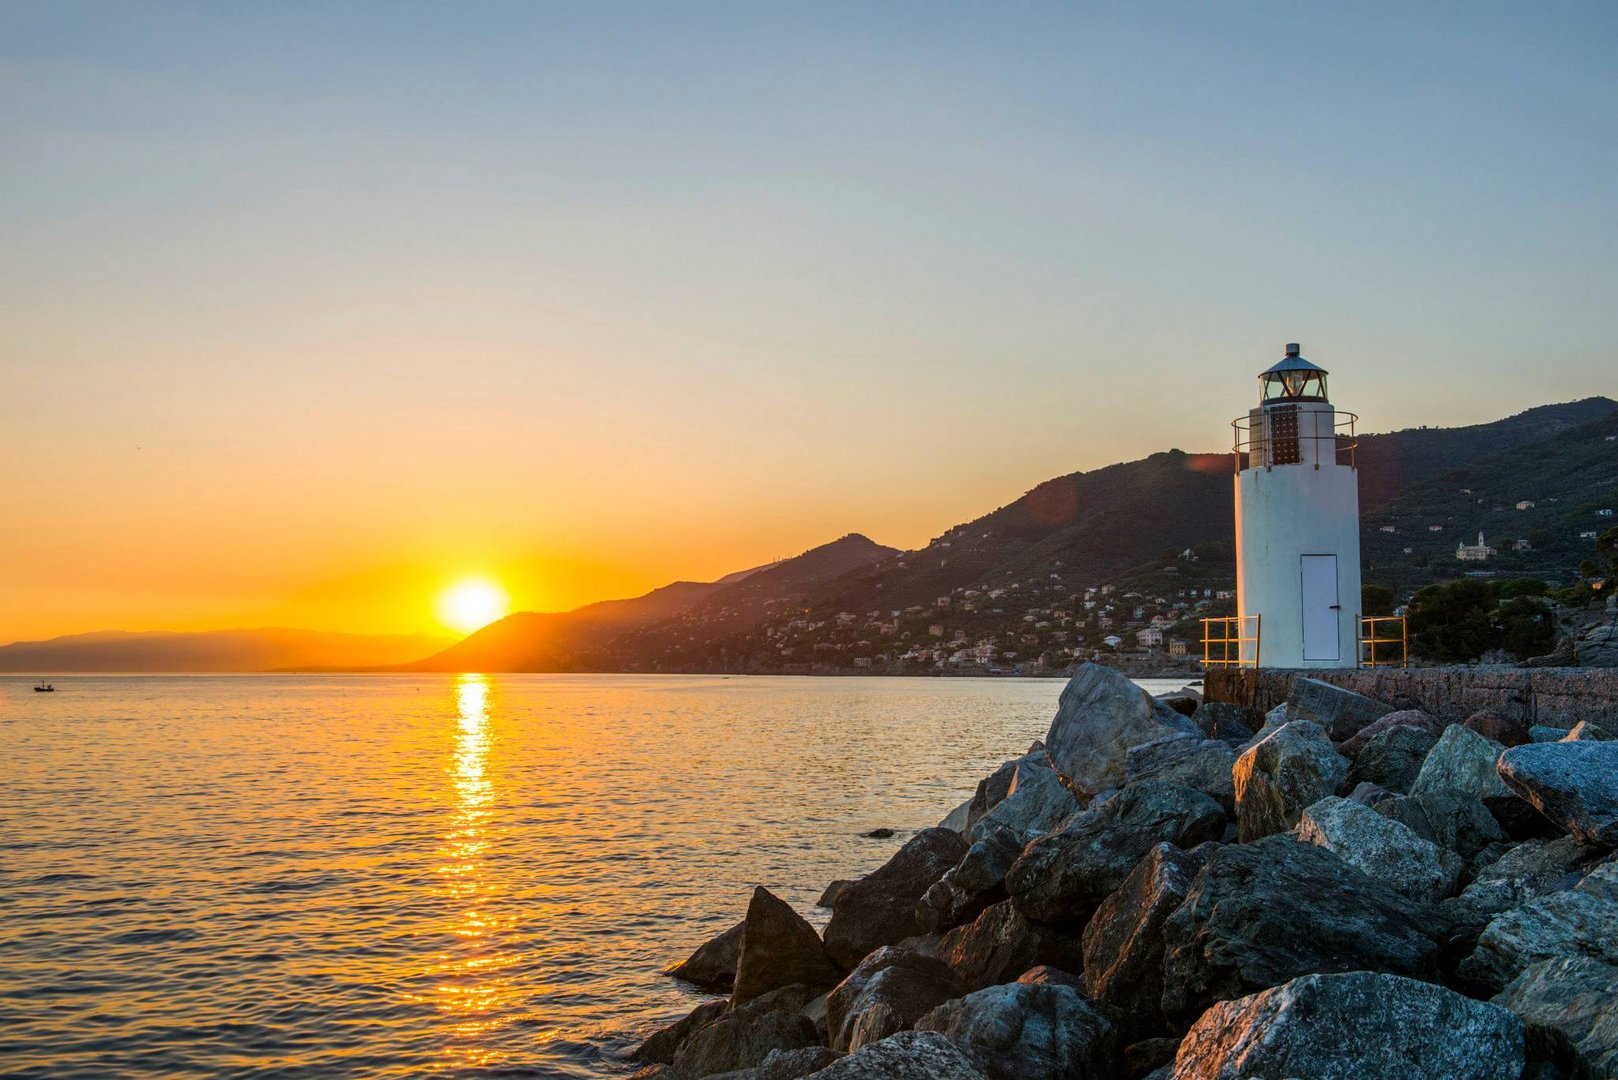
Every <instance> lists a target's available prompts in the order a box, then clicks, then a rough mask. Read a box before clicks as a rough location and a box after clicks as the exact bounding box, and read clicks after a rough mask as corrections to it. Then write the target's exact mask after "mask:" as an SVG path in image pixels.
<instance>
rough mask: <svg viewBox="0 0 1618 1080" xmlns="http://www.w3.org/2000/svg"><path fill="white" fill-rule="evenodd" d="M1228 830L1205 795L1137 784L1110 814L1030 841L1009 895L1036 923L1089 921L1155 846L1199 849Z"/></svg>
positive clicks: (1009, 877) (1010, 878)
mask: <svg viewBox="0 0 1618 1080" xmlns="http://www.w3.org/2000/svg"><path fill="white" fill-rule="evenodd" d="M1224 828H1225V814H1224V811H1223V810H1221V809H1220V808H1219V804H1218V803H1216V802H1214V801H1213V800H1212V799H1210V798H1209V797H1208V796H1206V795H1204V794H1202V793H1201V792H1200V791H1192V790H1191V789H1190V788H1185V787H1180V786H1179V785H1178V784H1167V783H1163V782H1161V781H1156V780H1148V781H1144V782H1142V783H1139V784H1131V785H1130V786H1129V787H1127V788H1125V789H1124V791H1123V794H1121V795H1120V796H1119V797H1118V799H1117V801H1116V802H1114V803H1111V804H1109V805H1108V806H1107V807H1106V809H1104V810H1094V811H1087V812H1085V813H1083V814H1079V815H1076V816H1075V817H1074V818H1073V819H1072V820H1070V821H1069V822H1068V824H1067V825H1065V826H1063V828H1062V829H1061V831H1059V832H1054V833H1051V834H1050V835H1048V836H1042V837H1040V838H1038V839H1037V840H1034V841H1031V842H1030V843H1029V845H1028V846H1027V847H1025V848H1023V852H1022V855H1021V857H1019V858H1018V859H1017V861H1016V862H1015V863H1014V864H1012V867H1011V870H1010V872H1009V873H1007V874H1006V889H1007V891H1008V892H1010V893H1011V897H1012V900H1013V901H1015V902H1016V904H1017V907H1018V908H1019V909H1020V910H1021V911H1022V913H1023V914H1024V915H1027V916H1028V917H1029V918H1031V919H1038V920H1040V921H1043V922H1062V921H1065V920H1075V919H1085V918H1088V917H1089V915H1090V913H1091V912H1092V911H1094V910H1095V908H1096V905H1097V904H1099V903H1100V902H1101V901H1102V899H1103V898H1105V897H1106V895H1107V894H1108V893H1110V892H1112V891H1113V890H1114V889H1116V888H1118V886H1120V885H1122V884H1123V882H1124V879H1125V878H1127V877H1128V876H1129V872H1130V871H1131V870H1133V869H1134V868H1135V865H1136V864H1137V863H1139V862H1140V860H1141V859H1142V858H1144V857H1145V855H1146V853H1147V852H1149V851H1151V850H1152V848H1153V847H1155V846H1157V845H1158V844H1160V843H1170V844H1173V845H1174V846H1175V847H1181V848H1189V847H1195V846H1196V845H1197V844H1200V843H1202V842H1203V841H1206V840H1215V839H1218V837H1219V836H1220V835H1221V834H1222V833H1223V832H1224Z"/></svg>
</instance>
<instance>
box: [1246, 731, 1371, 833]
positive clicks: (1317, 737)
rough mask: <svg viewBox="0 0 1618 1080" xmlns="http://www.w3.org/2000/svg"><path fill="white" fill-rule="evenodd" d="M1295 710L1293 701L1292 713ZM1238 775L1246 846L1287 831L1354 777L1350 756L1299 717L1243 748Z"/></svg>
mask: <svg viewBox="0 0 1618 1080" xmlns="http://www.w3.org/2000/svg"><path fill="white" fill-rule="evenodd" d="M1291 708H1292V706H1291V704H1290V703H1289V704H1288V706H1287V709H1288V712H1289V713H1290V711H1291ZM1232 776H1233V779H1234V781H1235V788H1236V834H1237V836H1238V837H1239V838H1240V839H1241V842H1242V843H1244V844H1245V843H1249V842H1251V841H1253V840H1257V839H1258V838H1259V837H1261V836H1269V835H1271V834H1272V833H1279V832H1286V831H1287V830H1288V829H1290V828H1292V827H1293V826H1294V825H1296V824H1297V823H1298V817H1299V815H1301V814H1302V813H1303V808H1304V807H1306V806H1308V805H1310V804H1311V803H1315V802H1318V801H1320V800H1321V799H1323V798H1325V797H1326V796H1327V795H1335V794H1336V793H1337V789H1338V787H1339V786H1340V785H1341V784H1342V782H1343V780H1344V778H1345V777H1347V776H1348V759H1347V758H1345V757H1343V756H1342V755H1341V754H1339V753H1338V752H1337V751H1336V750H1335V749H1333V748H1332V744H1331V740H1330V739H1329V738H1327V737H1326V732H1325V730H1324V729H1322V728H1321V727H1320V726H1319V725H1318V724H1314V723H1311V722H1310V721H1308V720H1293V721H1289V722H1288V723H1287V724H1285V725H1284V726H1282V727H1280V728H1278V729H1276V730H1275V731H1273V732H1271V733H1270V734H1269V735H1267V736H1265V737H1264V738H1263V739H1260V740H1259V741H1258V742H1256V743H1254V744H1253V745H1252V746H1251V747H1249V748H1248V749H1247V750H1246V751H1245V752H1243V754H1242V756H1241V757H1239V758H1237V759H1236V764H1235V767H1234V769H1233V772H1232Z"/></svg>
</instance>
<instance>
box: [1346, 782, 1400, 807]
mask: <svg viewBox="0 0 1618 1080" xmlns="http://www.w3.org/2000/svg"><path fill="white" fill-rule="evenodd" d="M1348 797H1349V800H1350V801H1352V802H1357V803H1359V804H1360V805H1361V806H1375V805H1376V804H1377V803H1379V802H1381V801H1382V800H1383V799H1391V798H1393V792H1391V791H1389V790H1388V789H1387V788H1385V787H1382V786H1381V785H1380V784H1373V783H1371V782H1370V781H1368V780H1361V781H1360V782H1359V783H1357V784H1355V785H1354V790H1353V791H1350V792H1349V793H1348Z"/></svg>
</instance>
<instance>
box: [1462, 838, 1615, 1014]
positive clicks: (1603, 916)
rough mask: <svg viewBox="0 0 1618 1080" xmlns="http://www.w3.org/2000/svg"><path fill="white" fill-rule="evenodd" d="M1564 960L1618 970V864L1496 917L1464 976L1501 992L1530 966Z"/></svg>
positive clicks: (1467, 961)
mask: <svg viewBox="0 0 1618 1080" xmlns="http://www.w3.org/2000/svg"><path fill="white" fill-rule="evenodd" d="M1563 956H1591V957H1594V958H1596V959H1598V960H1601V961H1603V962H1605V963H1609V964H1618V862H1609V863H1604V864H1602V865H1601V866H1598V867H1596V868H1595V869H1594V870H1592V871H1590V872H1589V873H1588V874H1586V875H1585V876H1584V879H1583V880H1582V881H1580V882H1579V883H1578V884H1577V885H1575V886H1573V888H1571V889H1566V890H1564V891H1562V892H1554V893H1549V894H1546V895H1544V896H1541V897H1539V898H1538V899H1536V900H1530V901H1529V902H1528V903H1526V904H1524V905H1522V906H1521V907H1517V908H1513V909H1512V910H1510V911H1508V912H1506V913H1504V914H1502V915H1497V916H1495V918H1494V919H1493V920H1491V921H1490V923H1489V925H1488V926H1487V927H1486V928H1485V929H1484V931H1483V934H1482V936H1481V937H1479V938H1478V945H1477V948H1476V949H1475V950H1474V951H1473V952H1472V955H1471V956H1468V957H1467V958H1466V959H1465V960H1463V961H1461V966H1460V969H1459V971H1460V974H1461V976H1462V977H1463V978H1465V979H1467V980H1469V981H1471V982H1472V983H1474V984H1475V985H1477V986H1481V987H1485V988H1487V989H1489V990H1491V991H1497V990H1499V989H1500V988H1502V987H1503V986H1505V985H1506V984H1507V983H1508V982H1510V981H1511V980H1512V979H1515V978H1516V977H1517V975H1518V974H1519V973H1521V972H1522V971H1523V970H1524V969H1526V968H1528V967H1529V966H1530V965H1532V964H1536V963H1538V962H1539V961H1541V960H1553V959H1556V958H1558V957H1563Z"/></svg>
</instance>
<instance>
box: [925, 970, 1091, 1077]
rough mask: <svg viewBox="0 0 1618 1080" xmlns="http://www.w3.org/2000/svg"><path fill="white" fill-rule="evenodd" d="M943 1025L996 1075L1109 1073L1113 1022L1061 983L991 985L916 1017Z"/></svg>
mask: <svg viewBox="0 0 1618 1080" xmlns="http://www.w3.org/2000/svg"><path fill="white" fill-rule="evenodd" d="M916 1029H917V1030H918V1031H937V1032H940V1033H942V1034H943V1035H945V1036H946V1037H947V1038H948V1039H949V1040H950V1041H951V1042H953V1043H954V1044H955V1045H956V1046H958V1047H960V1049H961V1051H962V1052H963V1053H964V1054H966V1056H967V1058H969V1059H970V1060H971V1062H972V1064H974V1065H976V1066H977V1067H978V1069H980V1070H981V1071H982V1072H983V1073H984V1074H985V1075H987V1076H988V1077H989V1078H990V1080H1065V1078H1066V1077H1071V1076H1109V1075H1112V1072H1113V1063H1114V1060H1115V1058H1116V1056H1117V1046H1116V1040H1115V1036H1114V1034H1113V1030H1112V1024H1111V1023H1109V1022H1108V1020H1107V1018H1106V1017H1105V1016H1103V1015H1102V1014H1101V1013H1100V1012H1099V1011H1097V1010H1096V1009H1095V1007H1094V1006H1092V1005H1091V1004H1090V1003H1089V1002H1088V1001H1086V1000H1085V998H1084V995H1083V994H1081V993H1079V992H1078V991H1077V990H1075V989H1074V988H1073V987H1071V986H1063V985H1060V984H1055V983H1023V982H1015V983H1008V984H1006V985H1004V986H991V987H988V988H986V989H983V990H979V991H976V992H975V993H972V994H968V995H967V996H966V997H963V998H959V999H957V1000H955V1001H950V1002H947V1003H945V1004H942V1005H940V1006H938V1008H936V1009H934V1010H933V1011H932V1012H930V1013H928V1014H927V1015H926V1016H924V1017H922V1018H921V1020H920V1021H918V1022H917V1024H916Z"/></svg>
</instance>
